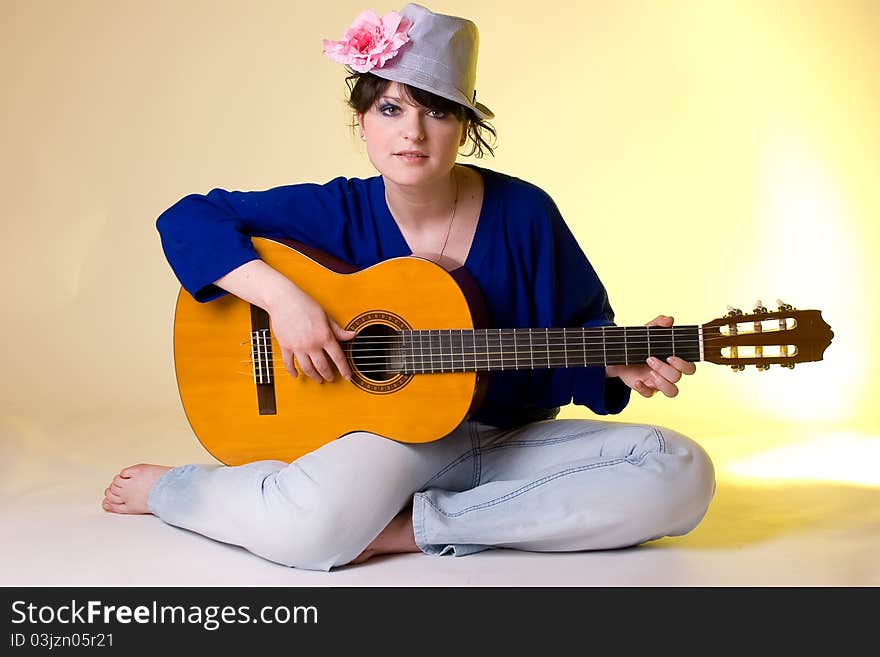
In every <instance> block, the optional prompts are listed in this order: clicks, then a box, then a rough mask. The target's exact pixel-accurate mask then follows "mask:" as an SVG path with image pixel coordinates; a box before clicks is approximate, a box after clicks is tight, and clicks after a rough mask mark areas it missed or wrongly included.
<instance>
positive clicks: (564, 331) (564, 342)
mask: <svg viewBox="0 0 880 657" xmlns="http://www.w3.org/2000/svg"><path fill="white" fill-rule="evenodd" d="M567 336H568V333H567V329H564V328H563V329H562V348H563V349H565V366H566V367H568V337H567Z"/></svg>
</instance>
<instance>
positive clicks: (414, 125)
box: [401, 112, 425, 141]
mask: <svg viewBox="0 0 880 657" xmlns="http://www.w3.org/2000/svg"><path fill="white" fill-rule="evenodd" d="M401 129H402V136H403V138H404V139H407V140H409V141H423V140H424V139H425V126H424V125H423V124H422V117H421V112H409V116H408V117H407V118H406V120H405V121H404V122H403V125H402V126H401Z"/></svg>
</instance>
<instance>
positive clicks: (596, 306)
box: [535, 195, 631, 415]
mask: <svg viewBox="0 0 880 657" xmlns="http://www.w3.org/2000/svg"><path fill="white" fill-rule="evenodd" d="M545 203H546V216H547V221H546V222H541V224H540V225H539V226H537V227H536V228H535V230H536V231H537V232H538V234H537V235H536V237H537V239H538V242H539V247H538V248H539V251H538V253H539V258H541V259H542V260H543V262H542V263H541V266H539V267H537V268H536V270H535V272H536V276H535V298H536V303H537V304H538V307H537V312H538V316H539V317H547V318H548V320H547V325H548V326H564V327H577V326H582V327H593V326H613V325H614V311H613V310H612V308H611V303H610V302H609V300H608V294H607V293H606V291H605V286H604V285H603V284H602V282H601V281H600V280H599V276H598V275H597V274H596V271H595V270H594V269H593V266H592V265H591V264H590V262H589V260H587V257H586V255H584V252H583V250H582V249H581V247H580V245H579V244H578V242H577V240H576V239H575V237H574V235H573V234H572V232H571V230H570V229H569V227H568V225H567V224H566V223H565V220H564V219H563V218H562V215H561V214H560V213H559V209H558V208H557V207H556V204H555V203H554V202H553V200H552V199H551V198H550V197H549V196H546V195H545ZM542 305H543V306H545V307H543V308H542V307H541V306H542ZM547 373H548V374H547V376H548V380H547V382H546V386H545V388H544V390H545V394H546V398H545V399H543V400H542V401H541V405H542V406H546V407H555V406H566V405H568V404H569V403H571V402H574V403H575V404H579V405H581V406H586V407H588V408H589V409H590V410H592V411H593V412H594V413H596V414H597V415H608V414H616V413H620V412H621V411H622V410H623V409H624V408H625V407H626V405H627V404H628V403H629V400H630V393H631V389H630V388H629V386H627V385H626V384H625V383H623V382H622V381H621V380H620V379H619V378H618V377H611V378H608V377H606V376H605V368H604V367H603V366H600V367H572V368H558V369H551V370H547Z"/></svg>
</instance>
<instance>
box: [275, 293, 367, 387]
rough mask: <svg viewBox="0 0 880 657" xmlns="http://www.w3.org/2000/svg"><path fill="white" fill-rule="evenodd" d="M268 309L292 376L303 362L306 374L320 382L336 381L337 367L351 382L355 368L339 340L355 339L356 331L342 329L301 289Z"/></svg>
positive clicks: (296, 374)
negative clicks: (352, 366) (352, 370)
mask: <svg viewBox="0 0 880 657" xmlns="http://www.w3.org/2000/svg"><path fill="white" fill-rule="evenodd" d="M268 311H269V317H270V318H271V321H272V334H273V335H274V336H275V340H276V341H277V342H278V344H279V346H280V347H281V356H282V358H283V359H284V367H285V368H286V369H287V371H288V372H290V374H291V376H293V377H294V378H296V377H297V376H298V374H299V373H298V372H297V369H296V364H299V367H300V369H301V370H302V371H303V374H305V375H306V376H308V377H311V378H312V379H314V380H315V381H317V382H318V383H324V381H332V380H333V378H334V370H338V371H339V373H340V374H341V375H342V376H343V378H345V380H346V381H351V367H350V366H349V364H348V359H346V357H345V354H344V353H343V352H342V347H340V346H339V342H340V341H346V340H351V339H352V338H354V337H355V335H356V333H355V332H354V331H346V330H345V329H343V328H341V327H340V326H339V325H338V324H337V323H336V322H334V321H333V319H332V318H330V317H328V316H327V313H326V312H325V311H324V309H323V308H322V307H321V306H320V305H319V304H318V302H317V301H315V300H314V299H313V298H312V297H310V296H309V295H308V294H306V293H305V292H303V291H302V290H299V289H296V290H293V291H290V292H289V293H288V294H284V295H283V296H282V297H281V299H279V300H277V301H275V302H274V303H273V304H272V305H271V307H269V308H268ZM294 359H296V364H295V363H294ZM334 365H335V367H334Z"/></svg>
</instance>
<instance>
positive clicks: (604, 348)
mask: <svg viewBox="0 0 880 657" xmlns="http://www.w3.org/2000/svg"><path fill="white" fill-rule="evenodd" d="M602 360H603V361H604V363H605V366H606V367H607V366H608V343H607V342H606V340H605V327H604V326H603V327H602Z"/></svg>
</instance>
